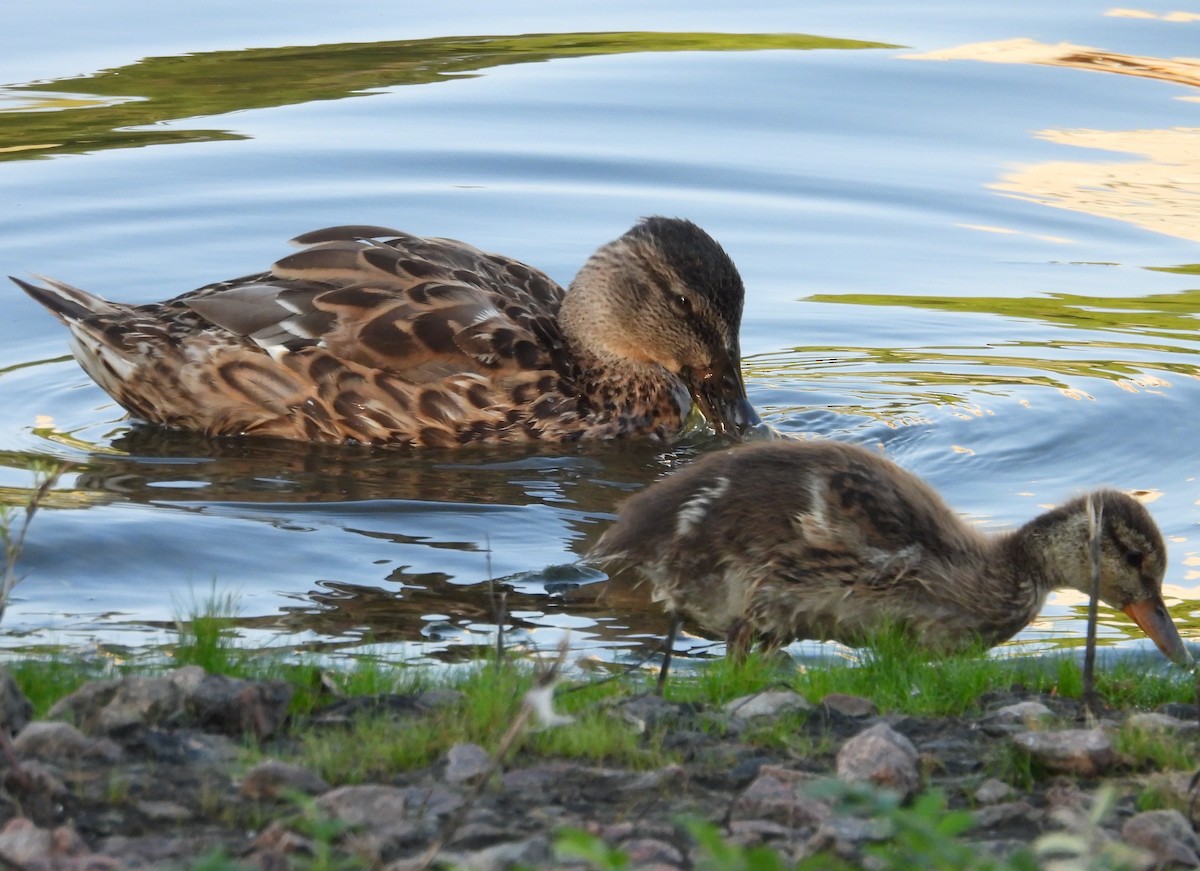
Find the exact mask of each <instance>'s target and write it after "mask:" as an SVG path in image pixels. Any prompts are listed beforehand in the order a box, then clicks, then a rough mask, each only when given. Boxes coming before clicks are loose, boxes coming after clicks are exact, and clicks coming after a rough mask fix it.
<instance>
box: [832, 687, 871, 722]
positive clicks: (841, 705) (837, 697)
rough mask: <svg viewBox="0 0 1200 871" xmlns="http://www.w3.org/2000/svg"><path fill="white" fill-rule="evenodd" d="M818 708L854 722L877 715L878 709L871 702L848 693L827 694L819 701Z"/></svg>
mask: <svg viewBox="0 0 1200 871" xmlns="http://www.w3.org/2000/svg"><path fill="white" fill-rule="evenodd" d="M819 707H822V708H825V709H826V710H828V711H833V712H834V713H836V714H841V715H842V716H843V717H851V718H853V719H856V720H857V719H865V718H867V717H874V716H875V715H877V714H878V713H879V708H878V707H877V706H876V705H875V703H874V702H873V701H871V700H870V699H864V698H863V697H862V696H852V695H850V694H849V693H829V694H828V695H826V696H825V697H824V698H823V699H821V701H820V704H819Z"/></svg>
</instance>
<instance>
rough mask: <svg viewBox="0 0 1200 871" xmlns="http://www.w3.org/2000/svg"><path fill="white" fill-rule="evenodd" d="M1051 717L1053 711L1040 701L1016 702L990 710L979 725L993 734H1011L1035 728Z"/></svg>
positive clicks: (1052, 716)
mask: <svg viewBox="0 0 1200 871" xmlns="http://www.w3.org/2000/svg"><path fill="white" fill-rule="evenodd" d="M1052 719H1054V712H1053V711H1052V710H1050V709H1049V708H1048V707H1046V706H1045V705H1043V704H1042V703H1041V702H1017V703H1016V704H1012V705H1005V706H1004V707H1002V708H997V709H996V710H994V711H992V712H991V713H990V714H989V715H988V716H986V717H985V718H984V720H983V723H982V724H981V725H982V727H983V728H984V730H985V731H987V732H990V733H993V734H1012V733H1015V732H1019V731H1021V730H1023V729H1036V728H1038V727H1039V726H1042V725H1044V724H1045V723H1047V722H1049V721H1050V720H1052Z"/></svg>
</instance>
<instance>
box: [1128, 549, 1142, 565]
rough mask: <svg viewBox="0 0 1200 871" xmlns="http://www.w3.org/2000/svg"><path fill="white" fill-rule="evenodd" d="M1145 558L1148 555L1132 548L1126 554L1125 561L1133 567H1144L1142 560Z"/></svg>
mask: <svg viewBox="0 0 1200 871" xmlns="http://www.w3.org/2000/svg"><path fill="white" fill-rule="evenodd" d="M1145 558H1146V555H1145V554H1143V553H1142V552H1141V551H1138V550H1131V551H1130V552H1129V553H1127V554H1125V562H1126V563H1128V564H1129V567H1130V568H1131V569H1140V568H1141V567H1142V561H1143V560H1144V559H1145Z"/></svg>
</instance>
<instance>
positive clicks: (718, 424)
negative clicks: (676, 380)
mask: <svg viewBox="0 0 1200 871" xmlns="http://www.w3.org/2000/svg"><path fill="white" fill-rule="evenodd" d="M684 380H685V381H686V382H687V385H688V390H690V391H691V394H692V398H693V399H694V400H695V401H696V405H698V406H700V412H701V413H702V414H703V415H704V416H705V417H706V418H708V422H709V423H710V424H712V427H713V429H715V430H716V431H717V435H727V436H731V437H733V438H741V437H742V436H743V435H745V433H746V431H747V430H749V429H750V428H751V427H755V426H758V425H759V424H760V423H761V421H760V420H759V417H758V412H757V411H755V410H754V406H753V405H751V404H750V400H749V399H747V398H746V386H745V384H743V383H742V372H741V369H740V367H739V366H738V364H737V363H736V362H734V361H733V360H723V361H720V362H719V363H718V364H717V365H716V366H714V367H713V368H712V369H711V370H709V371H708V372H704V373H700V372H696V371H694V370H691V371H686V372H685V373H684Z"/></svg>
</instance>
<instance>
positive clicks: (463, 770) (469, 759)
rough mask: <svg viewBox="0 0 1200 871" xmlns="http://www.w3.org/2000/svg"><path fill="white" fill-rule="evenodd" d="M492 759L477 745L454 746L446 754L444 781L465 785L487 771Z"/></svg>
mask: <svg viewBox="0 0 1200 871" xmlns="http://www.w3.org/2000/svg"><path fill="white" fill-rule="evenodd" d="M491 764H492V757H491V754H489V753H488V752H487V751H486V750H484V749H483V748H482V747H480V746H479V745H478V744H455V745H454V746H453V747H451V748H450V749H449V750H448V751H447V753H446V775H445V776H446V780H447V781H448V782H449V783H466V782H467V781H470V780H474V779H475V778H477V777H479V776H480V775H481V774H483V773H484V772H486V771H487V770H488V767H489V766H490V765H491Z"/></svg>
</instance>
